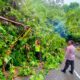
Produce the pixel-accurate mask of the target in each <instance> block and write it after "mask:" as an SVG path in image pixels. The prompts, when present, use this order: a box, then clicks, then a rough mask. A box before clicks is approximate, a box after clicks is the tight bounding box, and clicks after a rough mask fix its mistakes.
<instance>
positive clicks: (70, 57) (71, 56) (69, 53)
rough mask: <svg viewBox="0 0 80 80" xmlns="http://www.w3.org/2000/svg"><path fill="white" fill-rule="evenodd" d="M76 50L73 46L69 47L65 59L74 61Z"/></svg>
mask: <svg viewBox="0 0 80 80" xmlns="http://www.w3.org/2000/svg"><path fill="white" fill-rule="evenodd" d="M75 53H76V48H75V47H74V46H73V45H70V46H68V47H67V49H66V59H67V60H75Z"/></svg>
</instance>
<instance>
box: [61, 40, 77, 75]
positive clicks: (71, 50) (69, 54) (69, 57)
mask: <svg viewBox="0 0 80 80" xmlns="http://www.w3.org/2000/svg"><path fill="white" fill-rule="evenodd" d="M75 52H76V49H75V46H74V45H73V41H72V40H70V41H68V46H67V49H66V62H65V66H64V69H63V70H61V71H62V72H63V73H66V70H67V69H68V67H69V66H70V65H71V70H70V71H69V72H70V73H71V74H73V72H74V60H75Z"/></svg>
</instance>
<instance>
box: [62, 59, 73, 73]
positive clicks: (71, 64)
mask: <svg viewBox="0 0 80 80" xmlns="http://www.w3.org/2000/svg"><path fill="white" fill-rule="evenodd" d="M69 66H71V70H70V72H71V73H73V72H74V60H66V62H65V67H64V69H63V71H64V72H66V70H67V69H68V67H69Z"/></svg>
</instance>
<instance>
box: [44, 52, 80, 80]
mask: <svg viewBox="0 0 80 80" xmlns="http://www.w3.org/2000/svg"><path fill="white" fill-rule="evenodd" d="M63 66H64V63H63V64H62V65H61V66H60V68H59V69H57V70H51V71H50V72H49V73H48V75H47V76H46V80H80V52H77V54H76V60H75V71H74V74H73V75H71V74H70V73H69V69H68V70H67V72H66V74H63V73H62V72H61V69H62V68H63ZM69 68H70V67H69Z"/></svg>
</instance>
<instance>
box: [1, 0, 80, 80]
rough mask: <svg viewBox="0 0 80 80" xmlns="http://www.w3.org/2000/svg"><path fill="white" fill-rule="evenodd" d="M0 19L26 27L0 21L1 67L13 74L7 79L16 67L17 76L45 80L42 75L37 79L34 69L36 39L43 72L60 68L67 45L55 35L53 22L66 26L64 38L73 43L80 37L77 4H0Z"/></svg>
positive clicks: (19, 1) (10, 0)
mask: <svg viewBox="0 0 80 80" xmlns="http://www.w3.org/2000/svg"><path fill="white" fill-rule="evenodd" d="M76 7H77V8H78V9H77V8H76ZM0 16H3V17H6V18H8V19H10V20H13V21H17V22H20V23H23V24H25V25H26V26H22V25H16V24H12V23H11V22H8V21H5V20H0V57H1V59H0V65H1V66H2V65H3V64H2V62H3V61H6V62H7V66H6V70H9V71H10V74H12V76H11V77H10V78H12V77H13V74H14V72H15V71H14V70H15V67H17V66H18V67H20V69H19V74H18V75H19V76H28V75H32V74H34V75H32V77H31V79H30V80H44V75H45V73H44V71H41V72H40V73H39V74H38V75H37V76H36V73H35V70H34V69H33V67H34V68H35V67H38V66H39V65H40V62H39V60H37V59H36V57H35V40H36V39H39V40H40V42H41V55H42V61H43V68H44V69H46V70H48V69H53V68H57V67H58V66H59V64H60V63H61V62H62V60H63V58H64V50H63V49H64V46H65V45H66V43H65V39H64V38H62V37H61V36H60V35H59V34H58V33H57V32H55V25H56V22H55V21H61V23H63V24H64V25H65V26H66V27H65V26H64V27H65V28H64V29H66V30H68V31H67V34H68V35H71V36H72V37H74V39H75V38H77V39H78V38H79V37H80V30H79V29H78V28H80V27H79V22H80V18H79V16H80V15H79V5H78V4H77V3H73V4H70V5H69V6H68V5H67V6H66V5H64V6H60V5H57V4H53V6H50V5H49V4H46V3H45V1H42V0H35V3H34V0H29V1H27V0H17V1H15V0H7V1H6V0H0ZM53 23H55V25H53ZM27 27H29V28H27ZM75 31H76V33H75ZM45 72H46V71H45ZM35 76H36V79H35Z"/></svg>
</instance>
